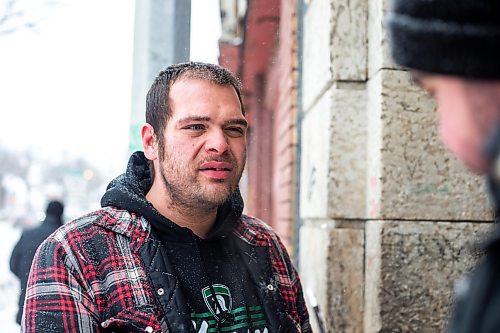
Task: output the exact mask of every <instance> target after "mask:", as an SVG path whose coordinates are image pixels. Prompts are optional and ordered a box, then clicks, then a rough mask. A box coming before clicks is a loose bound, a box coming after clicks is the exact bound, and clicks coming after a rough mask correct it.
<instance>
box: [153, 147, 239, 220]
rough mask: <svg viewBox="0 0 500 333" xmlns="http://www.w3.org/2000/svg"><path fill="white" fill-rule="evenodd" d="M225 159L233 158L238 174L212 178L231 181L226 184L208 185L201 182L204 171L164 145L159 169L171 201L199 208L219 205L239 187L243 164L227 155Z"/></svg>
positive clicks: (215, 180)
mask: <svg viewBox="0 0 500 333" xmlns="http://www.w3.org/2000/svg"><path fill="white" fill-rule="evenodd" d="M224 161H225V162H230V163H231V164H232V165H233V166H234V169H233V172H234V170H237V171H236V172H238V174H237V175H236V177H234V178H232V179H230V180H224V179H211V180H210V182H212V183H227V184H226V186H225V187H222V186H219V187H218V188H216V189H215V188H212V189H210V190H209V189H208V188H206V187H205V186H204V185H203V184H201V182H200V175H197V174H196V172H197V171H193V170H191V169H190V167H189V166H185V165H183V164H182V163H181V162H180V161H179V160H177V159H176V158H175V157H174V156H172V154H171V153H170V152H166V151H165V149H162V153H161V154H160V160H159V162H160V163H159V169H160V170H159V171H160V175H161V180H162V182H163V184H164V186H165V188H166V189H167V192H168V194H169V196H170V201H171V202H170V204H172V205H174V206H177V207H184V208H190V209H198V210H207V211H209V210H213V209H217V208H218V207H219V206H221V205H222V204H223V203H224V202H226V201H227V200H228V198H229V197H230V196H231V194H232V193H233V192H234V191H235V190H236V188H237V187H238V183H239V181H240V178H241V175H242V173H243V166H241V167H239V166H238V165H237V163H236V162H235V161H234V159H232V158H230V157H225V158H224ZM193 172H194V173H193Z"/></svg>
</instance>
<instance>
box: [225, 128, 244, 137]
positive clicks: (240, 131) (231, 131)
mask: <svg viewBox="0 0 500 333" xmlns="http://www.w3.org/2000/svg"><path fill="white" fill-rule="evenodd" d="M226 132H228V133H229V134H230V135H232V136H242V135H243V134H245V130H244V129H243V128H241V127H228V128H226Z"/></svg>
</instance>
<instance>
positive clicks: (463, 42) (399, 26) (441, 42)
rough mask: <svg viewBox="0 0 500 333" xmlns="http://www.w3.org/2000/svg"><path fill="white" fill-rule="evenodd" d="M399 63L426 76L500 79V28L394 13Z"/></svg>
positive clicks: (391, 24) (392, 27)
mask: <svg viewBox="0 0 500 333" xmlns="http://www.w3.org/2000/svg"><path fill="white" fill-rule="evenodd" d="M386 23H387V24H388V26H389V31H390V39H391V45H392V57H393V58H394V60H395V61H396V63H398V64H400V65H401V66H404V67H408V68H411V69H416V70H420V71H423V72H429V73H436V74H445V75H454V76H464V77H467V78H476V79H500V24H497V25H479V24H457V23H454V22H444V21H442V20H437V19H419V18H414V17H410V16H407V15H402V14H398V13H391V14H389V15H388V16H387V19H386Z"/></svg>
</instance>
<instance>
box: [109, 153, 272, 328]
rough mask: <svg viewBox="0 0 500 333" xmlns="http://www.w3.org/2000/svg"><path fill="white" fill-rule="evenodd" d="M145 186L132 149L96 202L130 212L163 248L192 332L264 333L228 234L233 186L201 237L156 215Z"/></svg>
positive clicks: (146, 175) (234, 214) (236, 206)
mask: <svg viewBox="0 0 500 333" xmlns="http://www.w3.org/2000/svg"><path fill="white" fill-rule="evenodd" d="M151 185H152V180H151V173H150V170H149V167H148V161H147V159H146V158H145V157H144V154H143V153H142V152H136V153H134V154H133V155H132V156H131V158H130V160H129V163H128V166H127V170H126V173H125V174H123V175H121V176H119V177H117V178H116V179H114V180H113V181H112V182H111V183H110V184H109V185H108V188H107V191H106V193H105V194H104V196H103V198H102V200H101V205H102V206H103V207H105V206H115V207H119V208H122V209H126V210H128V211H130V212H136V213H138V214H140V215H142V216H143V217H144V218H145V219H146V220H147V221H148V222H149V223H150V224H151V227H152V231H153V235H154V237H156V238H157V239H158V240H160V241H161V242H162V244H163V245H164V247H165V248H166V250H167V251H166V253H167V255H168V260H169V261H170V262H171V264H172V266H173V267H174V269H175V273H176V275H177V278H178V280H179V282H180V285H181V288H182V291H183V293H184V296H185V298H186V300H187V306H188V308H189V310H190V312H191V320H192V324H193V331H195V332H213V331H216V332H219V331H221V330H222V331H224V332H245V333H247V332H251V333H254V332H266V331H267V328H266V318H265V315H264V312H263V310H262V306H261V302H260V300H259V298H258V297H257V293H256V292H255V288H254V284H253V282H252V281H251V277H250V275H249V274H248V272H247V271H246V268H245V266H244V265H242V264H241V260H240V258H241V257H240V256H241V253H240V251H238V249H237V247H236V245H235V242H234V238H233V235H232V230H233V226H234V225H235V223H236V222H237V220H238V219H239V218H240V216H241V214H242V212H243V200H242V198H241V195H240V193H239V190H236V191H235V192H234V193H233V194H232V195H231V196H230V198H228V200H227V201H226V202H225V203H224V204H223V205H221V206H220V207H219V209H218V210H217V218H216V222H215V224H214V227H213V228H212V230H211V231H210V232H209V234H208V235H207V237H206V238H205V239H201V238H200V237H198V236H196V235H195V234H194V233H193V232H192V231H191V230H190V229H188V228H185V227H181V226H179V225H177V224H176V223H175V221H171V220H169V219H168V218H166V217H165V216H163V215H161V214H160V213H159V212H158V211H157V210H156V209H155V208H154V207H153V205H152V204H151V203H150V202H149V201H147V199H146V194H147V192H148V191H149V189H150V188H151ZM249 318H251V319H250V320H249Z"/></svg>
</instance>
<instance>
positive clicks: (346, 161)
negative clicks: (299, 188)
mask: <svg viewBox="0 0 500 333" xmlns="http://www.w3.org/2000/svg"><path fill="white" fill-rule="evenodd" d="M330 131H331V136H330V141H331V143H330V160H329V161H330V162H329V173H328V184H329V186H328V212H327V214H328V217H329V218H334V219H335V218H338V219H342V218H364V217H365V216H366V215H365V213H366V144H367V142H366V140H367V128H366V91H365V84H361V83H359V84H356V83H349V84H348V83H340V82H339V83H337V84H336V85H335V87H334V89H332V103H331V118H330Z"/></svg>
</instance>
